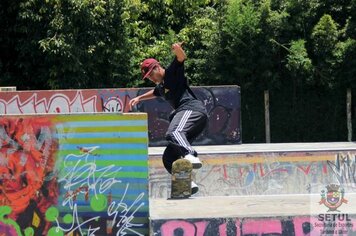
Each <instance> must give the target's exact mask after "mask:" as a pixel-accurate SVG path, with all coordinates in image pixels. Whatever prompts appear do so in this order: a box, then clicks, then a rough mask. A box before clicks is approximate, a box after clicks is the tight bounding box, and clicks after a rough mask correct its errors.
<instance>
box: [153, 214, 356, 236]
mask: <svg viewBox="0 0 356 236" xmlns="http://www.w3.org/2000/svg"><path fill="white" fill-rule="evenodd" d="M328 216H330V220H325V215H318V216H311V217H310V216H290V217H274V218H272V217H271V218H241V219H240V218H236V219H234V218H226V219H224V218H215V219H188V220H156V221H153V223H152V228H153V229H152V231H153V232H152V235H156V236H172V235H174V236H188V235H189V236H190V235H196V236H210V235H214V236H228V235H231V236H232V235H233V236H251V235H254V236H264V235H273V236H278V235H280V236H336V235H343V236H353V235H356V216H355V215H348V214H339V215H335V216H336V217H332V216H334V215H328Z"/></svg>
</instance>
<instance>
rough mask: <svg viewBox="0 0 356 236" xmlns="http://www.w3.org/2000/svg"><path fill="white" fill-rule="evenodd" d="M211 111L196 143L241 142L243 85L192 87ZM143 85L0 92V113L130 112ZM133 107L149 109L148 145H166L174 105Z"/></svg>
mask: <svg viewBox="0 0 356 236" xmlns="http://www.w3.org/2000/svg"><path fill="white" fill-rule="evenodd" d="M192 89H193V91H194V93H195V94H196V95H197V97H198V99H200V100H201V101H203V103H204V104H205V106H206V108H207V110H208V113H209V125H208V127H207V128H206V130H205V131H204V132H203V134H202V135H201V136H200V137H198V138H197V140H196V141H195V145H206V144H208V145H210V144H211V145H226V144H238V143H241V127H240V110H241V109H240V107H241V101H240V88H239V87H238V86H215V87H193V88H192ZM148 90H149V89H148V88H143V89H95V90H94V89H93V90H53V91H17V92H1V93H0V114H29V113H31V114H33V113H57V114H58V113H78V112H90V113H91V112H110V113H118V112H129V105H128V104H129V101H130V99H132V98H134V97H136V96H137V95H140V94H142V93H144V92H147V91H148ZM134 111H139V112H147V113H148V128H149V141H150V142H149V145H150V146H160V145H165V144H166V141H165V139H164V137H165V132H166V129H167V127H168V124H169V121H168V117H169V114H170V113H171V111H172V108H171V107H170V106H169V104H168V103H166V102H165V101H164V100H163V99H161V98H157V99H154V100H150V101H143V102H141V103H140V104H139V105H138V106H137V107H135V108H134Z"/></svg>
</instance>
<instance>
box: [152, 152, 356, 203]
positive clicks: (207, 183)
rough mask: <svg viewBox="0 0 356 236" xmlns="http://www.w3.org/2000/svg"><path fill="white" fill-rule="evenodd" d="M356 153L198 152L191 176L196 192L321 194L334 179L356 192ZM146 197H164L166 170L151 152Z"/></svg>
mask: <svg viewBox="0 0 356 236" xmlns="http://www.w3.org/2000/svg"><path fill="white" fill-rule="evenodd" d="M355 157H356V153H355V152H337V151H328V152H322V151H316V152H281V153H279V152H270V153H268V152H263V153H232V154H215V155H214V154H201V155H200V158H201V160H202V161H203V163H204V165H203V168H202V169H200V170H199V172H197V173H196V174H195V176H194V178H195V181H196V182H197V183H198V184H199V186H200V191H199V195H200V196H236V195H239V196H240V195H262V194H308V193H320V191H321V189H323V188H324V187H325V186H326V185H328V184H330V183H338V184H341V185H343V187H344V188H345V189H346V191H348V192H356V187H355V184H356V181H355V168H354V167H355ZM150 167H151V168H150V197H153V198H162V197H163V198H165V197H167V193H168V191H169V188H168V187H167V185H168V184H169V183H168V182H167V179H169V176H168V174H167V173H166V172H165V170H164V168H163V166H162V164H161V157H160V156H151V157H150Z"/></svg>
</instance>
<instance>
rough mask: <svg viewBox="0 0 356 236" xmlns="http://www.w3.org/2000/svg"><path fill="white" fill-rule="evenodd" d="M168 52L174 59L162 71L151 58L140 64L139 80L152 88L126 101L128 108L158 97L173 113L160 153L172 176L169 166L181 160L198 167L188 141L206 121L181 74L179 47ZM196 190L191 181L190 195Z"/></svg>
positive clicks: (205, 116) (182, 71)
mask: <svg viewBox="0 0 356 236" xmlns="http://www.w3.org/2000/svg"><path fill="white" fill-rule="evenodd" d="M172 52H173V53H174V54H175V57H174V59H173V61H172V63H171V64H170V65H169V66H168V67H167V68H166V69H165V68H164V67H162V66H161V65H160V63H159V62H158V61H157V60H156V59H153V58H148V59H146V60H144V61H143V62H142V64H141V73H142V79H146V78H147V79H149V80H150V81H152V82H153V83H155V84H156V86H155V88H154V89H152V90H150V91H148V92H146V93H144V94H142V95H140V96H137V97H135V98H133V99H132V100H130V102H129V105H130V107H131V108H132V106H135V105H136V104H138V103H139V102H140V101H143V100H148V99H152V98H155V97H159V96H161V97H163V98H164V99H165V100H167V101H168V102H169V103H170V105H171V106H172V107H173V109H174V110H173V112H172V113H171V115H170V117H169V120H170V124H169V127H168V130H167V132H166V139H167V140H168V141H169V144H168V146H167V148H166V149H165V151H164V153H163V164H164V166H165V168H166V169H167V171H168V172H169V173H172V163H173V162H174V161H175V160H177V159H179V158H181V157H183V158H185V159H187V160H189V161H190V162H191V163H192V164H193V168H194V169H199V168H201V167H202V163H201V161H200V160H199V158H198V154H197V152H196V151H195V150H194V149H193V148H192V146H191V142H192V141H193V140H194V139H195V138H196V137H197V136H198V135H199V134H200V133H201V132H202V131H203V129H204V128H205V126H206V124H207V120H208V117H207V111H206V108H205V106H204V104H203V103H202V102H201V101H199V100H198V99H197V98H196V96H195V95H194V93H193V92H192V90H191V89H190V87H189V84H188V80H187V78H186V77H185V75H184V61H185V59H186V54H185V52H184V50H183V48H182V44H181V43H175V44H173V45H172ZM198 190H199V188H198V186H197V185H196V184H195V183H194V182H192V194H194V193H196V192H198Z"/></svg>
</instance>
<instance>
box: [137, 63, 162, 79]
mask: <svg viewBox="0 0 356 236" xmlns="http://www.w3.org/2000/svg"><path fill="white" fill-rule="evenodd" d="M157 65H159V62H158V61H157V60H156V59H154V58H147V59H146V60H144V61H143V62H142V63H141V73H142V79H145V78H147V77H148V76H149V74H150V73H151V72H152V70H153V69H154V68H155V67H156V66H157Z"/></svg>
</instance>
